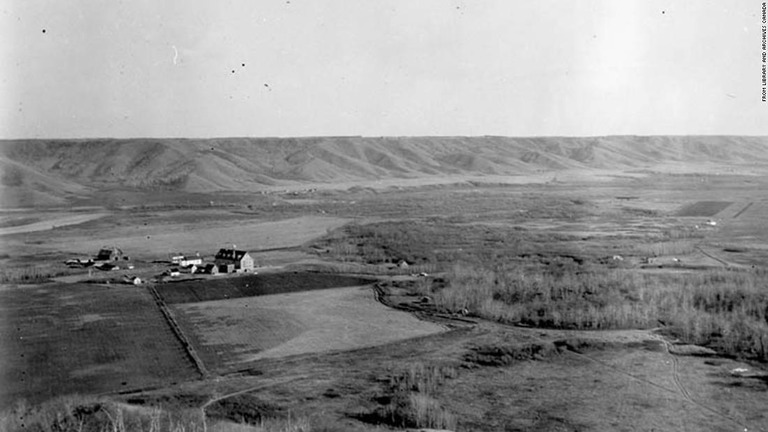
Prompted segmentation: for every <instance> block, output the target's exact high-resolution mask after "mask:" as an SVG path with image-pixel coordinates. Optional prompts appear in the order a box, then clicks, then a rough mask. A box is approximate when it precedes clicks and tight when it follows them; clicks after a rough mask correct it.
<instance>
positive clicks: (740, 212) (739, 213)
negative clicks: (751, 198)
mask: <svg viewBox="0 0 768 432" xmlns="http://www.w3.org/2000/svg"><path fill="white" fill-rule="evenodd" d="M752 204H754V202H750V203H749V204H747V205H746V206H744V208H743V209H741V210H739V212H738V213H736V214H735V215H733V218H734V219H736V218H738V217H739V216H741V215H742V214H743V213H744V212H745V211H747V210H749V208H750V207H752Z"/></svg>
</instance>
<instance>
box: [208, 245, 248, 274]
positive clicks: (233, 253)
mask: <svg viewBox="0 0 768 432" xmlns="http://www.w3.org/2000/svg"><path fill="white" fill-rule="evenodd" d="M214 262H215V263H216V265H227V264H234V266H235V269H238V270H242V271H251V270H253V258H252V257H251V256H250V255H249V254H248V251H244V250H237V249H219V252H218V253H217V254H216V256H215V257H214Z"/></svg>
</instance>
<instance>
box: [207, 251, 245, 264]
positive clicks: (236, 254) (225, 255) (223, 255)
mask: <svg viewBox="0 0 768 432" xmlns="http://www.w3.org/2000/svg"><path fill="white" fill-rule="evenodd" d="M247 254H248V251H244V250H237V249H219V252H218V253H217V254H216V256H215V257H214V259H217V260H218V259H221V260H230V261H240V260H241V259H243V257H244V256H245V255H247Z"/></svg>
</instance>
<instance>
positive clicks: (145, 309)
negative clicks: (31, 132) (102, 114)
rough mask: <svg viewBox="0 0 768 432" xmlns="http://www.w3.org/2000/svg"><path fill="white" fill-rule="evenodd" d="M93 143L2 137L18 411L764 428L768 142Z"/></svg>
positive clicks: (172, 418) (4, 301)
mask: <svg viewBox="0 0 768 432" xmlns="http://www.w3.org/2000/svg"><path fill="white" fill-rule="evenodd" d="M100 144H103V145H98V146H97V145H93V143H88V142H44V141H42V142H40V141H33V142H24V143H18V142H4V143H3V144H2V147H1V148H2V159H0V161H1V162H2V163H3V167H4V170H3V177H2V181H3V183H2V184H3V189H2V192H3V199H2V204H3V208H2V209H0V245H1V247H2V251H1V252H2V255H1V256H0V277H1V279H2V280H1V281H0V282H1V283H2V287H1V288H0V309H1V310H2V321H0V338H2V339H1V340H2V351H1V354H0V355H1V357H0V372H2V374H1V375H0V376H1V377H2V378H1V379H2V381H1V382H0V403H1V404H2V407H1V408H2V409H3V410H5V411H4V413H3V417H2V422H3V423H0V426H3V427H5V428H6V429H8V430H24V427H25V426H22V425H27V426H29V425H38V426H39V427H40V428H41V430H46V429H44V425H46V424H48V425H50V422H52V421H54V419H59V420H61V421H64V422H67V421H69V422H72V424H78V422H82V423H80V424H91V423H92V424H93V425H95V426H94V428H98V427H99V425H102V426H103V425H106V424H109V425H113V423H109V422H110V421H114V418H115V413H116V412H120V413H121V414H120V415H121V416H122V417H121V418H122V419H123V420H122V421H124V422H125V424H126V425H129V426H130V427H127V429H129V430H132V429H130V428H131V427H134V429H135V430H139V429H138V428H140V427H144V428H145V429H141V430H148V429H146V427H148V426H147V425H148V424H149V423H151V421H152V419H153V417H152V416H153V415H156V414H153V413H156V412H158V411H152V410H161V412H162V413H163V415H162V418H163V419H164V420H163V421H164V422H167V426H168V427H169V428H170V427H171V426H183V427H184V428H185V430H188V431H191V430H201V431H202V430H206V429H207V430H222V431H231V430H246V428H247V426H246V425H251V426H258V427H257V428H255V430H264V429H267V430H288V429H287V428H286V426H285V425H286V423H290V422H291V421H293V422H295V423H297V424H298V423H301V424H306V425H307V427H306V428H305V430H307V429H311V430H342V431H347V430H348V431H353V430H389V429H418V428H427V427H430V428H435V429H441V428H442V429H450V430H462V431H465V430H466V431H498V430H506V431H576V430H580V431H585V430H588V431H607V430H627V431H631V430H644V431H651V430H656V431H662V430H663V431H694V430H695V431H699V430H701V431H704V430H707V431H709V430H711V431H736V430H738V431H744V430H748V431H768V411H766V410H765V406H768V366H767V364H768V363H767V362H768V320H767V319H766V317H767V316H768V289H767V288H766V287H768V268H766V263H767V262H768V218H766V215H767V214H768V197H766V195H765V191H766V190H768V141H766V140H765V139H763V138H740V137H646V138H643V137H605V138H595V139H565V138H563V139H560V138H541V139H518V140H515V139H505V138H498V137H485V138H475V139H471V138H414V139H407V138H404V139H394V138H393V139H387V138H382V139H374V138H359V139H356V138H339V139H332V138H326V139H307V140H301V139H297V140H284V141H280V140H253V141H248V140H245V139H233V140H218V141H217V140H208V141H206V140H199V141H193V142H177V141H173V140H169V141H162V140H146V141H142V140H137V141H134V142H115V141H110V142H108V143H100ZM725 148H728V150H727V151H725V150H724V149H725ZM145 154H152V155H154V156H153V157H152V158H146V157H143V155H145ZM77 161H84V162H82V164H80V163H76V162H77ZM86 166H87V167H88V168H83V167H86ZM233 245H236V246H234V247H233ZM104 246H109V247H112V246H114V247H117V248H119V249H120V250H121V251H122V252H123V253H124V256H123V257H121V258H120V259H119V260H118V261H114V262H113V264H114V265H116V266H117V268H114V269H108V270H102V269H99V268H96V267H95V266H93V265H90V264H82V265H81V264H80V263H81V262H86V261H87V259H89V258H93V256H94V255H95V254H96V253H97V252H98V251H99V249H100V248H102V247H104ZM230 247H232V248H236V249H239V250H244V251H248V252H249V254H250V256H252V257H253V259H254V262H255V269H254V270H255V272H256V274H253V273H248V274H219V275H213V274H191V273H184V272H182V273H181V274H179V275H175V276H171V275H170V272H169V270H170V268H172V267H174V264H172V262H171V256H172V255H174V254H177V253H180V252H181V253H186V254H199V255H200V256H201V258H202V260H203V261H206V262H213V260H214V255H215V254H216V252H217V251H218V250H219V249H221V248H230ZM74 259H76V260H77V262H75V263H74V264H73V262H72V260H74ZM102 268H103V267H102ZM166 272H167V274H166ZM129 277H139V278H140V279H141V281H142V283H141V284H138V285H134V284H132V283H126V281H132V280H133V279H130V278H129ZM75 395H76V396H75ZM22 401H24V402H22ZM78 407H79V408H78ZM57 415H58V416H59V417H56V416H57ZM59 420H56V421H59ZM89 422H91V423H89ZM100 422H101V423H100ZM131 425H133V426H131ZM142 425H143V426H142ZM270 425H272V426H270ZM209 427H210V428H211V429H208V428H209ZM270 427H272V429H270ZM281 427H283V429H280V428H281ZM238 428H243V429H238ZM259 428H261V429H259ZM54 430H55V429H54ZM65 430H68V429H65ZM169 430H171V429H169ZM294 430H296V429H294Z"/></svg>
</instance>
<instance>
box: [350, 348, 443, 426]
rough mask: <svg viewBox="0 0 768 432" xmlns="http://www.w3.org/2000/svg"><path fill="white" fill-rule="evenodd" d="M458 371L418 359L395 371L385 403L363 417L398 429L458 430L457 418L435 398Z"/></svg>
mask: <svg viewBox="0 0 768 432" xmlns="http://www.w3.org/2000/svg"><path fill="white" fill-rule="evenodd" d="M457 374H458V372H457V370H456V368H455V367H452V366H441V365H431V364H429V365H428V364H424V363H421V362H414V363H411V364H409V365H408V367H407V368H404V369H400V370H395V371H392V373H391V375H390V376H389V380H388V382H387V383H386V389H385V393H384V394H383V395H380V396H379V397H378V398H377V399H378V401H379V402H380V403H382V405H380V406H379V407H378V408H376V409H375V410H374V411H373V412H370V413H367V414H364V415H362V416H360V417H361V420H364V421H367V422H371V423H374V424H387V425H390V426H394V427H398V428H432V429H455V428H456V417H455V416H454V415H453V414H452V413H451V412H450V411H448V410H447V409H445V407H444V406H443V405H442V404H441V403H440V402H439V401H438V400H437V399H436V398H435V395H436V393H437V392H438V391H439V388H440V387H441V386H442V385H443V384H444V383H445V382H446V381H447V380H448V379H451V378H455V377H456V376H457Z"/></svg>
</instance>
